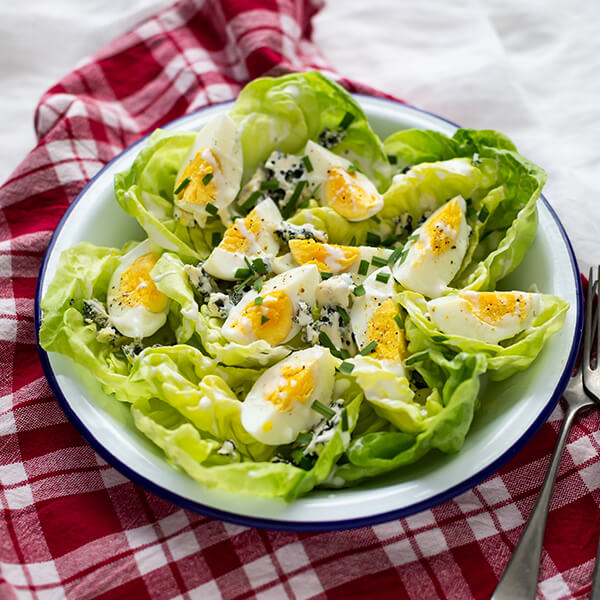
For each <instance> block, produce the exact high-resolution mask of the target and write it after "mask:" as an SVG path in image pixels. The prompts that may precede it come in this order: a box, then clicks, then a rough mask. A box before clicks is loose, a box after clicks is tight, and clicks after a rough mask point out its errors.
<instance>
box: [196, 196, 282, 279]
mask: <svg viewBox="0 0 600 600" xmlns="http://www.w3.org/2000/svg"><path fill="white" fill-rule="evenodd" d="M280 222H281V213H280V212H279V209H278V208H277V206H276V205H275V203H274V202H273V200H271V199H266V200H263V201H262V202H260V203H259V204H257V205H256V207H255V208H254V209H253V210H252V211H250V213H249V214H248V216H247V217H245V218H243V219H242V218H240V219H236V220H235V221H234V222H233V223H232V224H231V225H229V227H228V228H227V229H226V231H225V234H224V235H223V239H222V240H221V242H220V243H219V245H218V246H217V247H216V248H214V249H213V251H212V252H211V254H210V256H209V257H208V258H207V259H206V261H205V262H204V264H203V268H204V270H205V271H206V272H207V273H209V274H210V275H212V276H213V277H216V278H218V279H224V280H226V281H233V280H234V279H237V278H236V276H235V273H236V271H237V270H238V269H243V268H246V267H247V265H246V261H245V260H244V259H254V258H258V257H261V258H266V259H267V261H268V262H272V260H273V259H274V258H275V256H276V255H277V252H278V251H279V241H278V240H277V237H276V236H275V233H274V231H275V229H276V228H277V226H278V225H279V223H280Z"/></svg>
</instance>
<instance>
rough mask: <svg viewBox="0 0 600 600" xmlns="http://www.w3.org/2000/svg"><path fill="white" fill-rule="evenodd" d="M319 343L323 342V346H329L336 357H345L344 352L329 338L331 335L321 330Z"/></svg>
mask: <svg viewBox="0 0 600 600" xmlns="http://www.w3.org/2000/svg"><path fill="white" fill-rule="evenodd" d="M319 344H321V346H324V347H325V348H329V352H331V354H332V355H333V356H335V357H336V358H342V359H343V358H345V357H344V356H343V353H342V352H340V351H339V350H338V349H337V348H336V347H335V346H334V344H333V342H332V341H331V339H330V338H329V336H328V335H327V334H326V333H325V332H324V331H321V332H320V333H319Z"/></svg>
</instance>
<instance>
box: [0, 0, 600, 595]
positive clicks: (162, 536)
mask: <svg viewBox="0 0 600 600" xmlns="http://www.w3.org/2000/svg"><path fill="white" fill-rule="evenodd" d="M319 8H320V2H319V1H318V0H304V1H302V0H298V1H296V2H293V1H292V0H221V1H219V0H206V1H202V0H184V1H183V2H180V3H178V4H177V5H175V6H173V7H172V8H170V9H168V10H166V11H164V12H162V13H160V14H158V15H157V16H155V17H153V18H151V19H150V20H148V21H146V22H144V23H142V24H141V25H139V26H138V27H137V28H135V29H134V30H133V31H131V32H130V33H128V34H126V35H125V36H123V37H121V38H120V39H118V40H117V41H115V42H114V43H112V44H110V45H109V46H108V47H107V48H105V49H103V50H101V51H100V52H98V53H97V54H96V55H94V56H93V57H91V58H90V59H88V60H87V61H86V62H85V63H83V64H81V65H80V66H79V67H78V68H77V69H76V70H75V71H74V72H73V73H71V74H69V75H67V76H66V77H65V78H64V79H63V80H62V81H61V82H60V83H59V84H57V85H56V86H54V87H53V88H52V89H51V90H49V91H48V92H47V93H46V94H45V95H44V97H43V98H42V101H41V102H40V105H39V107H38V110H37V113H36V117H35V125H36V130H37V134H38V137H39V143H38V145H37V147H36V148H35V149H34V150H33V151H32V152H31V153H30V154H29V155H28V156H27V158H26V159H25V160H24V161H23V163H22V164H21V165H20V166H19V167H18V169H17V170H16V171H15V173H14V174H13V175H12V177H11V178H10V179H9V180H8V181H7V182H6V183H5V184H4V186H3V187H2V188H0V207H1V212H0V369H1V371H0V598H2V599H12V598H19V599H20V598H39V599H40V600H46V599H50V598H52V599H54V598H65V597H66V598H75V599H78V600H79V599H82V598H103V599H109V598H127V599H129V598H132V599H134V598H135V599H143V598H150V597H152V598H175V597H176V598H201V599H212V598H221V597H222V598H228V599H229V598H232V599H233V598H235V599H240V600H241V599H243V598H252V597H257V598H261V599H265V600H266V599H267V598H269V599H270V598H273V599H278V598H286V597H290V598H297V599H304V598H313V597H314V598H328V599H333V598H340V599H349V598H388V597H389V598H395V599H396V598H412V599H418V600H420V599H424V598H457V599H461V600H462V599H464V598H470V597H474V598H488V597H489V596H490V594H491V592H492V590H493V589H494V587H495V585H496V583H497V581H498V579H499V577H500V575H501V573H502V571H503V569H504V567H505V565H506V563H507V561H508V559H509V556H510V554H511V552H512V550H513V548H514V545H515V543H516V542H517V540H518V539H519V536H520V535H521V532H522V529H523V524H524V522H525V520H526V519H527V517H528V516H529V514H530V512H531V510H532V508H533V505H534V502H535V499H536V497H537V494H538V492H539V488H540V485H541V483H542V479H543V476H544V474H545V472H546V468H547V466H548V464H549V457H550V454H551V451H552V450H553V448H554V445H555V442H556V438H557V431H558V428H559V425H560V422H561V418H562V415H563V412H562V410H561V409H560V408H558V409H557V410H556V411H555V412H554V413H553V415H552V417H551V418H550V420H549V422H548V423H547V424H546V425H544V426H543V428H542V429H541V431H540V432H539V433H538V435H536V437H535V438H534V439H533V440H532V441H531V443H530V444H529V445H528V446H527V447H526V448H525V450H523V451H522V452H521V453H520V454H519V455H518V456H517V457H516V458H515V459H514V460H512V461H511V462H510V463H509V464H508V465H507V466H505V467H504V468H503V469H502V470H501V471H500V472H499V473H497V474H496V475H494V476H493V477H491V478H490V479H488V480H487V481H485V482H484V483H482V484H480V485H478V486H476V487H475V488H474V489H472V490H471V491H469V492H467V493H465V494H462V495H461V496H459V497H457V498H455V499H454V500H452V501H449V502H446V503H445V504H442V505H440V506H438V507H436V508H434V509H432V510H428V511H425V512H422V513H420V514H418V515H415V516H413V517H409V518H406V519H401V520H397V521H393V522H390V523H386V524H382V525H377V526H375V527H366V528H363V529H358V530H354V531H345V532H334V533H319V534H296V533H281V532H268V531H261V530H257V529H250V528H246V527H240V526H237V525H230V524H227V523H222V522H220V521H214V520H211V519H208V518H205V517H203V516H200V515H197V514H195V513H192V512H188V511H185V510H182V509H180V508H178V507H177V506H175V505H173V504H170V503H168V502H165V501H163V500H160V499H159V498H157V497H155V496H154V495H152V494H150V493H148V492H146V491H145V490H144V489H142V488H141V487H139V486H137V485H134V484H133V483H131V482H130V481H128V480H127V479H125V478H124V477H123V476H121V475H120V474H119V473H118V472H117V471H115V470H114V469H112V468H111V467H110V466H108V465H107V464H106V463H105V462H104V461H103V460H102V459H101V458H99V457H98V456H97V455H96V454H95V453H94V451H93V450H92V449H91V448H90V447H89V446H88V445H87V444H86V443H85V442H84V440H83V439H82V438H81V437H80V436H79V435H78V433H77V432H76V431H75V429H74V428H73V427H72V426H71V424H70V423H69V422H68V421H67V419H66V418H65V415H64V414H63V413H62V411H61V410H60V408H59V407H58V405H57V403H56V401H55V399H54V398H53V396H52V393H51V391H50V388H49V387H48V384H47V382H46V379H45V378H44V375H43V372H42V369H41V366H40V363H39V360H38V357H37V351H36V347H35V338H34V325H33V298H34V290H35V285H36V280H37V275H38V270H39V267H40V264H41V261H42V256H43V253H44V251H45V249H46V246H47V244H48V241H49V239H50V236H51V234H52V231H53V230H54V228H55V227H56V224H57V223H58V220H59V219H60V217H61V215H62V214H63V213H64V211H65V209H66V208H67V206H68V205H69V203H70V202H71V201H72V200H73V199H74V198H75V196H76V195H77V193H78V192H79V191H80V190H81V189H82V187H83V186H84V185H85V183H86V182H87V181H88V180H89V179H90V178H91V177H92V176H93V175H94V174H95V173H96V172H97V171H98V170H99V169H100V168H101V167H102V166H103V165H104V164H105V163H106V162H108V161H109V160H110V159H111V158H112V157H113V156H114V155H115V154H116V153H117V152H119V151H120V150H122V149H123V148H125V147H126V146H128V145H129V144H131V143H132V142H134V141H135V140H137V139H138V138H139V137H140V136H141V135H143V134H145V133H147V132H149V131H151V130H152V129H154V128H155V127H157V126H160V125H162V124H164V123H167V122H169V121H171V120H172V119H174V118H175V117H179V116H181V115H182V114H184V113H187V112H190V111H193V110H195V109H198V108H200V107H202V106H206V105H208V104H212V103H215V102H220V101H223V100H229V99H232V98H234V97H235V95H236V94H237V92H238V91H239V90H240V89H241V87H242V86H243V84H244V83H246V82H247V81H248V80H249V79H252V78H253V77H257V76H260V75H264V74H267V73H271V74H272V73H273V72H285V71H286V70H302V69H306V68H320V69H322V70H325V71H326V72H330V71H329V69H328V65H327V64H325V62H324V61H323V59H322V58H321V57H320V55H319V53H318V51H317V49H316V48H315V47H314V45H313V44H312V42H311V40H310V34H311V24H310V19H311V17H312V15H313V14H314V13H315V12H316V11H317V10H318V9H319ZM342 81H343V83H344V84H345V85H346V86H347V87H348V88H349V89H351V90H352V91H356V90H360V91H365V88H363V87H361V86H356V85H354V84H352V83H350V82H347V81H344V80H342ZM599 429H600V417H599V415H598V413H592V414H590V415H589V416H586V417H585V418H582V419H580V420H579V422H578V424H577V425H576V426H575V428H574V431H573V433H572V434H571V438H570V440H571V441H570V443H569V444H568V449H567V451H566V452H565V455H564V457H563V461H562V467H561V470H560V473H559V476H558V481H557V487H556V490H555V494H554V502H553V506H552V510H551V512H550V515H549V518H548V528H547V532H546V539H545V545H544V554H543V558H542V566H541V575H540V577H541V580H540V581H541V583H540V586H539V594H540V596H541V597H543V598H567V597H575V598H583V597H585V596H586V594H587V593H588V592H589V589H590V583H591V573H592V569H593V564H594V555H595V550H596V544H597V541H598V531H599V529H600V522H599V512H598V504H599V501H600V489H599V488H600V460H599V458H598V450H599V447H600V433H599V431H598V430H599Z"/></svg>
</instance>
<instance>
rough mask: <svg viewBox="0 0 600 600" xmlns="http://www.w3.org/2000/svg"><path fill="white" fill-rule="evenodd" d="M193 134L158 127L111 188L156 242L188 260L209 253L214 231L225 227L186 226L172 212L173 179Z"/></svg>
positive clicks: (192, 138)
mask: <svg viewBox="0 0 600 600" xmlns="http://www.w3.org/2000/svg"><path fill="white" fill-rule="evenodd" d="M195 136H196V133H195V132H193V131H190V132H187V131H186V132H180V131H179V132H167V131H163V130H160V129H157V130H156V131H155V132H154V133H153V134H152V135H151V136H150V137H149V138H148V141H147V142H146V145H145V146H144V148H143V149H142V150H141V151H140V153H139V154H138V155H137V157H136V159H135V161H134V162H133V165H132V166H131V168H129V169H127V170H126V171H123V172H122V173H118V174H117V175H115V187H114V189H115V197H116V198H117V201H118V202H119V204H120V205H121V208H123V210H124V211H125V212H126V213H127V214H129V215H131V216H132V217H135V219H137V221H138V223H139V224H140V225H141V226H142V227H143V228H144V230H145V231H146V233H147V234H148V237H149V238H150V239H151V240H152V241H153V242H154V243H155V244H157V245H158V246H160V247H161V248H164V249H165V250H169V251H171V252H176V253H177V254H178V255H179V256H180V257H181V258H182V259H184V260H189V261H197V260H198V259H199V258H205V257H206V256H208V254H209V252H210V249H211V248H212V246H213V244H212V235H213V233H222V232H223V230H224V227H223V225H222V224H221V223H220V221H218V220H217V221H213V222H211V223H209V224H207V226H206V227H203V228H199V227H186V226H185V225H183V224H182V223H180V222H179V221H178V220H177V219H176V218H175V215H174V204H173V187H174V184H175V178H176V176H177V172H178V170H179V167H180V166H181V163H182V161H183V159H184V158H185V156H186V154H187V153H188V151H189V149H190V147H191V145H192V143H193V141H194V138H195Z"/></svg>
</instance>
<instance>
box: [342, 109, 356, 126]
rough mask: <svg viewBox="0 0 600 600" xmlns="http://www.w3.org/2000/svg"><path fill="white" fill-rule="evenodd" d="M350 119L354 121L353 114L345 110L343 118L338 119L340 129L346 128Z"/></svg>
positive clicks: (350, 121)
mask: <svg viewBox="0 0 600 600" xmlns="http://www.w3.org/2000/svg"><path fill="white" fill-rule="evenodd" d="M352 121H354V115H353V114H352V113H349V112H347V113H346V114H345V115H344V118H343V119H342V120H341V121H340V129H347V128H348V127H349V126H350V123H352Z"/></svg>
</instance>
